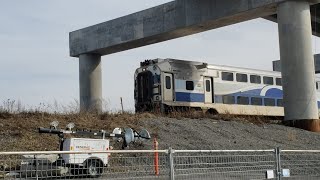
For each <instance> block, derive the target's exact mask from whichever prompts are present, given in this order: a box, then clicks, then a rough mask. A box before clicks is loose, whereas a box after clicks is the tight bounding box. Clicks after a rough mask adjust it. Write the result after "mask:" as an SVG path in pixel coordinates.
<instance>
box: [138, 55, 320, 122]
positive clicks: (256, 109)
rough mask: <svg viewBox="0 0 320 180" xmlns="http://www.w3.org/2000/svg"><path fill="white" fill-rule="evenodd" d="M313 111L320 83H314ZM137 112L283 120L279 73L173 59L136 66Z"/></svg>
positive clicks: (150, 61)
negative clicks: (193, 111) (205, 113)
mask: <svg viewBox="0 0 320 180" xmlns="http://www.w3.org/2000/svg"><path fill="white" fill-rule="evenodd" d="M315 85H316V89H317V97H318V106H319V100H320V98H319V97H320V89H319V88H320V79H318V78H317V79H316V84H315ZM134 98H135V109H136V112H141V111H154V110H160V111H162V112H166V111H168V110H171V109H185V108H195V109H202V110H206V111H208V112H212V113H220V114H237V115H262V116H284V110H283V92H282V79H281V73H280V72H275V71H264V70H256V69H248V68H238V67H231V66H221V65H208V64H207V63H202V62H193V61H184V60H176V59H154V60H146V61H144V62H141V63H140V67H139V68H138V69H137V70H136V72H135V88H134Z"/></svg>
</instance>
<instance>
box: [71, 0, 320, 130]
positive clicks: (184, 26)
mask: <svg viewBox="0 0 320 180" xmlns="http://www.w3.org/2000/svg"><path fill="white" fill-rule="evenodd" d="M318 3H320V0H175V1H172V2H169V3H166V4H163V5H159V6H156V7H153V8H150V9H146V10H143V11H140V12H137V13H134V14H131V15H127V16H124V17H120V18H117V19H114V20H111V21H107V22H103V23H101V24H97V25H94V26H90V27H87V28H84V29H80V30H77V31H73V32H71V33H70V37H69V41H70V56H72V57H79V71H80V72H79V74H80V106H81V109H83V110H96V111H101V107H102V105H101V102H102V80H101V56H103V55H108V54H112V53H117V52H121V51H125V50H129V49H133V48H137V47H141V46H146V45H150V44H154V43H158V42H162V41H166V40H170V39H175V38H179V37H183V36H187V35H192V34H195V33H200V32H203V31H207V30H211V29H216V28H220V27H224V26H228V25H231V24H235V23H240V22H243V21H247V20H251V19H255V18H260V17H262V18H266V19H269V20H272V21H275V22H277V23H278V28H279V43H280V59H281V67H282V68H281V71H282V76H283V91H284V111H285V120H304V121H300V122H303V123H304V125H306V126H307V127H306V128H309V129H311V130H320V123H318V119H319V116H318V106H317V98H316V87H315V66H314V57H313V54H312V42H311V41H312V40H311V39H312V33H313V34H314V35H317V36H319V35H320V30H319V29H320V26H319V25H320V16H317V14H316V13H315V12H316V11H318V12H319V13H318V14H319V15H320V4H318ZM316 27H319V29H317V28H316ZM305 120H308V121H305ZM296 122H297V121H296ZM315 128H316V129H315Z"/></svg>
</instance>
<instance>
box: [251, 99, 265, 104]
mask: <svg viewBox="0 0 320 180" xmlns="http://www.w3.org/2000/svg"><path fill="white" fill-rule="evenodd" d="M256 102H258V103H256ZM251 105H253V106H263V102H262V98H260V97H251Z"/></svg>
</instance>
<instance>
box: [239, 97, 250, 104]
mask: <svg viewBox="0 0 320 180" xmlns="http://www.w3.org/2000/svg"><path fill="white" fill-rule="evenodd" d="M237 102H238V104H242V105H248V104H249V97H243V96H238V97H237Z"/></svg>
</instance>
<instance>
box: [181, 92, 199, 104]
mask: <svg viewBox="0 0 320 180" xmlns="http://www.w3.org/2000/svg"><path fill="white" fill-rule="evenodd" d="M176 101H183V102H204V94H200V93H185V92H176Z"/></svg>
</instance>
